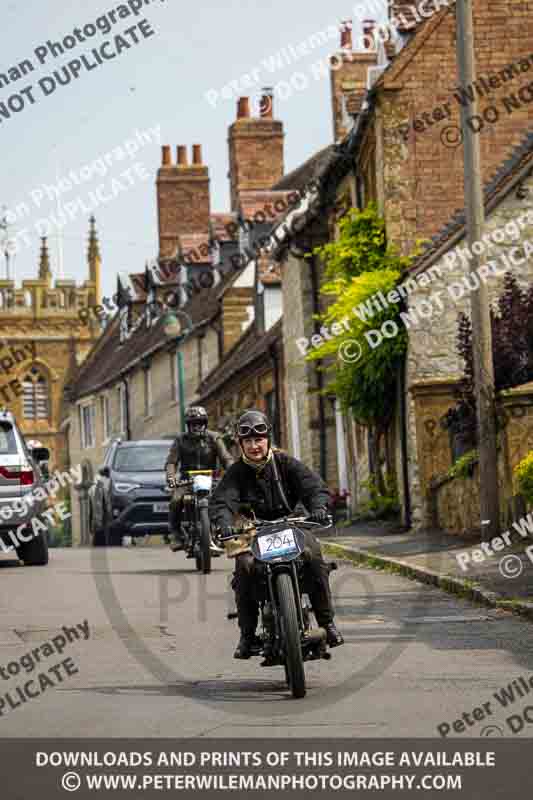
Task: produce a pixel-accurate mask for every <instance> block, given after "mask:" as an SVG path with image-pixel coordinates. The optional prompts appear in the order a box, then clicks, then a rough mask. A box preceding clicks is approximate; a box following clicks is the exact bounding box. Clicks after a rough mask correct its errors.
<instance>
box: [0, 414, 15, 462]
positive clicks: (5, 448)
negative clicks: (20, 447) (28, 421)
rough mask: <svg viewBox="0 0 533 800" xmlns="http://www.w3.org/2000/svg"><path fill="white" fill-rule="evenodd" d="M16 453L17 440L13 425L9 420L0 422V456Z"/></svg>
mask: <svg viewBox="0 0 533 800" xmlns="http://www.w3.org/2000/svg"><path fill="white" fill-rule="evenodd" d="M16 453H17V440H16V439H15V432H14V430H13V426H12V425H10V424H9V422H0V456H1V455H5V456H7V455H15V454H16Z"/></svg>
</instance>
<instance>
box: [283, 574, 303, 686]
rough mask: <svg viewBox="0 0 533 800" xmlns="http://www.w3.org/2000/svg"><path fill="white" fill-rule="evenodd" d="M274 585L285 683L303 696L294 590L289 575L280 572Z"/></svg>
mask: <svg viewBox="0 0 533 800" xmlns="http://www.w3.org/2000/svg"><path fill="white" fill-rule="evenodd" d="M276 587H277V592H278V600H279V613H280V622H281V633H282V637H283V649H284V655H285V677H286V679H287V684H288V686H289V689H290V690H291V692H292V696H293V697H296V698H301V697H305V691H306V690H305V670H304V663H303V658H302V646H301V642H300V626H299V624H298V613H297V611H296V602H295V599H294V590H293V586H292V581H291V577H290V575H287V573H286V572H282V573H281V575H278V579H277V581H276Z"/></svg>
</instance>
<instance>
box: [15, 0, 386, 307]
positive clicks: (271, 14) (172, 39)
mask: <svg viewBox="0 0 533 800" xmlns="http://www.w3.org/2000/svg"><path fill="white" fill-rule="evenodd" d="M385 5H386V2H385V0H361V2H352V1H351V0H330V2H329V3H327V4H326V3H324V2H323V0H306V2H305V3H303V2H301V0H298V1H297V2H292V3H289V2H287V0H271V1H270V2H269V3H268V4H267V3H263V2H258V0H251V1H250V0H249V1H248V2H237V0H229V1H228V2H224V3H215V2H210V1H209V0H207V2H206V0H202V2H197V3H191V2H183V0H181V1H180V0H124V2H123V3H121V2H117V1H116V0H91V2H90V3H87V2H82V0H46V2H44V3H43V2H42V0H25V2H14V1H13V2H12V1H11V0H4V2H3V9H2V52H1V55H0V143H1V148H2V149H1V160H0V219H1V218H2V216H3V214H2V208H3V207H4V206H5V207H6V208H7V209H8V213H7V219H8V221H9V223H10V229H9V233H10V236H11V238H12V241H13V239H14V237H15V236H16V243H17V244H16V254H15V256H14V258H12V263H11V277H15V278H16V280H17V284H18V285H20V282H21V281H22V280H23V279H29V278H33V277H35V276H36V275H37V267H38V258H39V247H40V238H39V237H40V235H43V234H45V233H46V234H48V242H49V249H50V255H51V261H52V270H53V272H54V275H55V276H57V272H58V267H59V261H60V253H61V252H62V261H63V273H64V277H65V278H70V279H74V280H76V282H77V283H78V284H80V283H81V282H82V281H83V280H85V279H86V278H87V277H88V276H87V262H86V253H87V235H88V217H89V216H90V213H91V211H93V212H94V215H95V217H96V224H97V231H98V236H99V240H100V250H101V255H102V286H103V292H104V295H106V296H110V295H112V294H113V293H114V291H115V286H116V275H117V272H119V271H128V272H139V271H142V270H143V268H144V263H145V261H147V260H150V259H152V258H154V257H155V256H156V255H157V249H158V248H157V216H156V194H155V178H156V172H157V169H158V167H159V166H160V161H161V144H170V145H172V151H173V158H174V159H175V150H176V146H177V145H178V144H185V145H187V146H188V148H189V158H191V149H192V145H193V144H196V143H198V144H201V145H202V152H203V160H204V163H206V164H208V166H209V171H210V178H211V204H212V206H211V207H212V210H213V211H227V210H229V190H228V180H227V172H228V153H227V129H228V126H229V125H230V124H231V123H232V122H233V121H234V119H235V115H236V105H237V97H238V96H239V95H245V96H246V95H251V96H253V95H254V94H255V93H260V90H261V88H262V87H263V86H273V87H274V88H275V93H276V100H275V116H276V118H278V119H281V120H282V121H283V123H284V128H285V133H286V137H285V166H286V171H287V172H289V171H291V170H292V169H294V168H295V167H297V166H298V165H299V164H301V163H302V162H303V161H305V160H306V159H307V158H308V157H309V156H311V155H312V154H313V153H314V152H316V151H317V150H319V149H320V148H321V147H324V146H325V145H327V144H329V143H331V141H332V136H333V134H332V119H331V105H330V89H329V81H328V80H327V79H326V78H324V77H320V72H321V70H320V68H319V67H318V66H317V63H318V62H319V61H321V60H323V59H326V58H327V56H328V55H330V54H331V53H332V52H334V51H335V49H336V48H337V47H338V44H339V41H340V35H339V34H338V33H335V35H333V29H332V28H333V26H336V27H338V25H339V23H340V22H341V21H342V20H345V19H352V18H353V20H354V25H355V24H356V20H357V16H358V15H359V16H360V17H361V18H364V19H367V18H371V19H372V18H374V19H376V18H378V19H379V18H380V14H379V12H377V13H376V9H377V8H378V7H379V6H381V7H382V9H384V8H385ZM140 6H142V7H141V8H138V7H140ZM121 7H122V10H119V9H120V8H121ZM134 8H135V9H137V10H138V13H137V14H136V15H134V14H133V9H134ZM357 8H358V9H359V10H358V11H357V14H355V13H354V11H355V10H356V9H357ZM126 9H127V11H128V12H130V13H129V16H126ZM365 10H366V13H365ZM112 11H114V12H115V17H114V19H115V24H112V25H111V30H110V31H109V32H108V33H105V27H106V26H107V25H108V24H111V23H112V22H113V20H112V19H111V17H110V12H112ZM383 13H384V12H383V11H382V12H381V16H383ZM119 15H122V17H121V16H119ZM143 20H145V22H143ZM98 21H99V22H98ZM87 25H88V26H89V28H87V30H86V34H85V33H84V28H85V26H87ZM91 26H93V27H91ZM74 29H78V30H79V34H76V33H73V32H74ZM126 30H129V32H128V33H126ZM318 32H324V33H325V34H327V35H328V39H327V43H326V44H323V45H321V46H317V47H316V48H315V49H313V50H312V51H311V52H310V53H309V54H308V55H307V56H306V55H302V54H301V50H300V51H298V46H299V45H301V44H302V43H304V42H306V40H308V39H309V37H310V36H311V35H312V34H316V33H318ZM117 34H119V35H120V36H121V37H122V41H121V42H120V43H119V44H118V45H117V43H116V41H115V36H116V35H117ZM69 36H70V37H71V38H67V40H66V41H65V37H69ZM82 37H83V38H85V41H78V38H82ZM106 40H108V41H109V42H110V44H109V45H107V46H104V50H103V54H102V52H101V51H100V48H101V47H102V45H103V43H104V42H105V41H106ZM124 42H125V44H124ZM56 43H57V44H59V46H60V48H63V52H61V50H60V49H58V48H57V46H56V47H55V50H53V52H52V49H53V48H54V45H55V44H56ZM127 45H129V47H128V46H127ZM121 48H122V49H121ZM93 49H96V50H97V54H96V55H94V54H93V53H92V51H93ZM118 50H120V52H117V51H118ZM82 55H84V56H85V58H86V61H85V63H81V58H80V56H82ZM113 56H116V57H113ZM27 60H28V61H29V62H30V64H31V66H33V70H31V68H30V67H29V66H26V67H25V70H26V74H22V73H20V72H19V74H18V75H17V72H15V71H14V68H16V67H17V65H20V64H21V62H26V61H27ZM99 61H101V62H102V63H99ZM72 62H74V69H76V64H80V66H79V73H78V77H77V78H76V79H74V78H73V77H72V72H70V73H67V77H69V76H70V82H68V83H67V82H66V77H65V74H64V72H63V67H65V65H67V64H68V63H72ZM254 71H255V75H254ZM2 75H5V76H6V77H7V79H8V81H9V82H8V83H5V81H4V80H3V79H2V77H1V76H2ZM246 75H249V76H251V78H252V79H254V78H255V80H254V86H253V88H252V89H250V88H246V86H245V85H244V81H245V76H246ZM317 76H318V77H317ZM60 81H64V82H65V85H63V84H62V83H60ZM232 82H233V86H232ZM291 82H292V83H291ZM54 87H55V88H54ZM2 109H4V111H3V112H2ZM5 114H7V115H8V116H7V117H6V116H5ZM127 150H128V151H129V152H126V151H127ZM58 205H59V207H60V209H63V216H61V215H60V214H58ZM1 238H2V231H1V230H0V239H1ZM12 247H13V245H12ZM2 249H3V248H2ZM5 277H6V268H5V261H4V258H3V257H0V279H4V278H5Z"/></svg>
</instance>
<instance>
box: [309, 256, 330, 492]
mask: <svg viewBox="0 0 533 800" xmlns="http://www.w3.org/2000/svg"><path fill="white" fill-rule="evenodd" d="M309 262H310V266H311V292H312V295H313V314H319V313H320V304H319V298H318V275H317V268H316V259H315V256H314V255H313V256H311V258H310V259H309ZM319 332H320V326H319V324H318V321H315V333H319ZM320 366H321V362H320V361H317V364H316V367H315V374H316V379H317V385H318V424H319V445H320V476H321V478H322V480H323V481H324V482H325V481H326V479H327V463H328V462H327V438H326V408H325V405H326V403H325V400H326V398H325V397H324V395H323V394H322V390H323V389H324V375H323V373H322V371H321V370H320V369H319V367H320Z"/></svg>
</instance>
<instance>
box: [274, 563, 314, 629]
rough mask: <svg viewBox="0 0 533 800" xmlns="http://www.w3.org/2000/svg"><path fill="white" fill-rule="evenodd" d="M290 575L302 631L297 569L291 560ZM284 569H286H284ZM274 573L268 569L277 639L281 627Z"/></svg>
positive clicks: (303, 626) (300, 598)
mask: <svg viewBox="0 0 533 800" xmlns="http://www.w3.org/2000/svg"><path fill="white" fill-rule="evenodd" d="M289 568H290V575H291V581H292V587H293V591H294V598H295V601H296V613H297V614H298V624H299V626H300V632H301V633H303V632H304V631H305V622H304V616H303V609H302V596H301V594H300V583H299V581H298V569H297V567H296V562H295V561H291V563H290V566H289ZM284 571H286V570H284ZM274 575H275V573H273V572H272V571H271V570H269V575H268V588H269V592H270V597H271V598H272V603H273V606H274V607H275V623H276V635H277V637H278V639H279V638H280V636H281V628H280V623H279V610H278V598H277V596H276V595H275V593H274Z"/></svg>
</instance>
